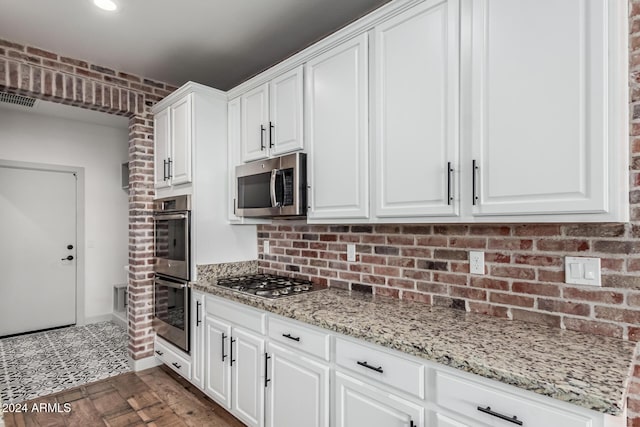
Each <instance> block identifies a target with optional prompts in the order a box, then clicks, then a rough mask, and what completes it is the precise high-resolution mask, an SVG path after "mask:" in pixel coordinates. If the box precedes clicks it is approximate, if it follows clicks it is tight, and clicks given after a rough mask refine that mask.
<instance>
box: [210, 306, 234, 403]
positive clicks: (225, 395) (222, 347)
mask: <svg viewBox="0 0 640 427" xmlns="http://www.w3.org/2000/svg"><path fill="white" fill-rule="evenodd" d="M205 328H206V331H205V333H206V337H205V364H206V369H205V390H204V391H205V393H206V394H207V395H209V397H211V398H212V399H213V400H215V401H216V402H217V403H218V404H220V405H221V406H223V407H225V408H227V409H231V363H230V362H231V360H230V358H231V347H230V346H231V326H230V325H229V324H228V323H226V322H224V321H222V320H220V319H218V318H215V317H211V316H206V317H205Z"/></svg>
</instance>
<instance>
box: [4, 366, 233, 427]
mask: <svg viewBox="0 0 640 427" xmlns="http://www.w3.org/2000/svg"><path fill="white" fill-rule="evenodd" d="M66 403H68V404H70V411H68V412H67V411H65V406H64V404H66ZM25 404H26V405H27V406H26V408H27V412H24V413H22V412H13V413H4V421H5V423H6V426H7V427H14V426H16V427H32V426H34V427H35V426H47V427H54V426H78V427H80V426H82V427H97V426H112V427H124V426H150V427H164V426H172V427H173V426H176V427H182V426H189V427H192V426H193V427H195V426H197V427H202V426H207V427H243V426H244V424H242V423H241V422H239V421H238V420H236V419H235V418H233V416H231V415H230V414H229V413H228V412H226V411H225V410H224V409H222V408H221V407H220V406H218V405H217V404H215V403H214V402H213V401H212V400H211V399H209V398H208V397H206V396H205V395H204V394H203V393H202V392H201V391H200V390H198V389H196V388H195V387H194V386H193V385H191V384H189V383H188V382H187V381H185V380H184V379H182V378H181V377H179V376H178V375H177V374H175V373H174V372H173V371H171V370H170V369H169V368H167V367H164V366H162V367H157V368H152V369H147V370H146V371H141V372H130V373H127V374H123V375H118V376H116V377H113V378H109V379H106V380H103V381H99V382H96V383H92V384H87V385H84V386H81V387H77V388H74V389H71V390H67V391H63V392H60V393H56V394H52V395H49V396H45V397H42V398H39V399H35V400H31V401H29V402H25ZM34 404H35V405H36V406H34ZM41 404H49V406H48V408H47V407H45V406H41ZM55 404H58V408H56V406H55ZM34 408H35V409H36V410H34ZM38 408H41V409H42V410H43V412H39V411H38V410H37V409H38ZM52 410H53V412H52Z"/></svg>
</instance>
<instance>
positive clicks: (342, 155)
mask: <svg viewBox="0 0 640 427" xmlns="http://www.w3.org/2000/svg"><path fill="white" fill-rule="evenodd" d="M367 46H368V44H367V34H362V35H359V36H357V37H355V38H353V39H351V40H348V41H346V42H344V43H342V44H340V45H338V46H336V47H334V48H332V49H330V50H329V51H327V52H325V53H323V54H321V55H319V56H317V57H315V58H312V59H310V60H309V62H307V64H306V69H305V74H306V91H305V102H306V103H305V128H306V135H307V148H308V157H307V168H308V173H307V176H308V179H309V185H310V189H309V193H308V199H309V201H310V207H309V211H308V213H307V215H308V218H309V219H310V220H313V219H323V218H326V219H335V218H338V219H352V218H367V217H368V216H369V167H368V163H369V160H368V159H369V148H368V147H369V137H368V131H367V130H368V88H369V86H368V78H367V76H368V54H367V53H368V52H367V49H368V47H367Z"/></svg>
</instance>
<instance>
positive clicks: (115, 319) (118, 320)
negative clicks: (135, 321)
mask: <svg viewBox="0 0 640 427" xmlns="http://www.w3.org/2000/svg"><path fill="white" fill-rule="evenodd" d="M110 320H111V321H112V322H113V323H115V324H116V325H120V326H122V327H123V328H125V329H127V327H128V325H127V320H126V319H125V318H124V317H122V316H120V315H118V314H116V313H111V319H110Z"/></svg>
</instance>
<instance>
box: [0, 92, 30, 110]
mask: <svg viewBox="0 0 640 427" xmlns="http://www.w3.org/2000/svg"><path fill="white" fill-rule="evenodd" d="M0 102H3V103H5V104H13V105H20V106H22V107H29V108H33V107H34V105H35V104H36V99H35V98H29V97H28V96H22V95H15V94H13V93H6V92H0Z"/></svg>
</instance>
